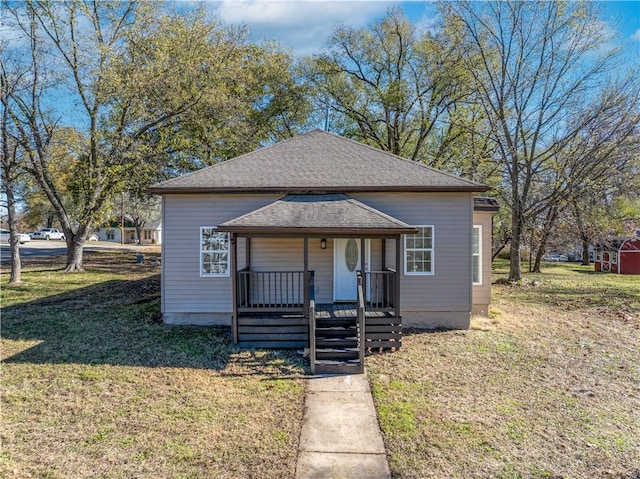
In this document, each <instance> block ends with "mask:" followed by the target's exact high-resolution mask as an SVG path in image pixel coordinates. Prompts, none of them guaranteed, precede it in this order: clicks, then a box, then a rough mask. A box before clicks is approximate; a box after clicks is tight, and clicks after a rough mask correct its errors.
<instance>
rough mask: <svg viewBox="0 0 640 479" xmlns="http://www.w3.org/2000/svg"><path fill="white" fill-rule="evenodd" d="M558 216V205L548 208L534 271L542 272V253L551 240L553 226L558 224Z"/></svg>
mask: <svg viewBox="0 0 640 479" xmlns="http://www.w3.org/2000/svg"><path fill="white" fill-rule="evenodd" d="M557 218H558V207H557V206H552V207H551V208H549V209H548V210H547V217H546V218H545V220H544V227H543V229H542V235H541V236H540V244H539V245H538V255H537V256H536V264H535V265H534V267H533V272H534V273H540V262H541V260H542V255H543V254H544V250H545V248H546V247H547V241H548V240H549V235H550V234H551V231H552V230H553V227H554V226H555V224H556V219H557Z"/></svg>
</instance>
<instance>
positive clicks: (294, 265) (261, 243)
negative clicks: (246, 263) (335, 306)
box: [251, 238, 333, 303]
mask: <svg viewBox="0 0 640 479" xmlns="http://www.w3.org/2000/svg"><path fill="white" fill-rule="evenodd" d="M303 269H304V240H303V239H302V238H282V239H280V238H253V239H252V240H251V270H252V271H302V270H303ZM309 270H310V271H314V272H315V276H314V279H315V293H316V302H318V303H331V302H332V301H333V241H331V239H330V238H327V247H326V249H322V248H320V239H319V238H310V239H309Z"/></svg>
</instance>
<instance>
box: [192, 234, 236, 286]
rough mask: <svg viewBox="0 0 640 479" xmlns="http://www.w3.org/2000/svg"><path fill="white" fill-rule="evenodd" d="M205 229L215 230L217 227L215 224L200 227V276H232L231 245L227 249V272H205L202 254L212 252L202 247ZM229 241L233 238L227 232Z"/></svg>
mask: <svg viewBox="0 0 640 479" xmlns="http://www.w3.org/2000/svg"><path fill="white" fill-rule="evenodd" d="M205 229H211V230H214V231H215V229H216V227H215V226H201V227H200V237H199V238H198V241H199V243H200V246H198V250H199V252H200V258H199V259H198V265H199V266H200V277H201V278H228V277H229V276H231V251H230V250H231V248H230V247H229V248H228V249H227V250H226V251H227V272H226V273H205V272H204V268H203V266H204V265H203V264H202V256H203V254H204V253H211V251H210V250H207V251H205V250H203V249H202V232H203V230H205ZM225 234H226V235H227V238H228V241H229V242H230V241H231V238H229V233H226V232H225ZM219 251H221V252H222V251H224V250H219Z"/></svg>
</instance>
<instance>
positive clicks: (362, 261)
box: [360, 238, 367, 304]
mask: <svg viewBox="0 0 640 479" xmlns="http://www.w3.org/2000/svg"><path fill="white" fill-rule="evenodd" d="M364 242H365V239H364V238H360V266H361V268H360V269H361V270H362V293H363V294H364V302H365V304H366V303H367V268H366V264H365V263H366V261H367V257H366V256H365V247H364V246H365V245H364Z"/></svg>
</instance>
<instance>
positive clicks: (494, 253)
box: [491, 236, 511, 261]
mask: <svg viewBox="0 0 640 479" xmlns="http://www.w3.org/2000/svg"><path fill="white" fill-rule="evenodd" d="M509 241H511V236H505V237H504V239H503V240H502V243H500V245H499V246H498V248H497V249H495V250H494V252H493V254H492V255H491V261H493V260H494V259H496V256H498V255H499V254H500V251H502V250H503V249H504V248H505V246H507V243H508V242H509Z"/></svg>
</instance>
